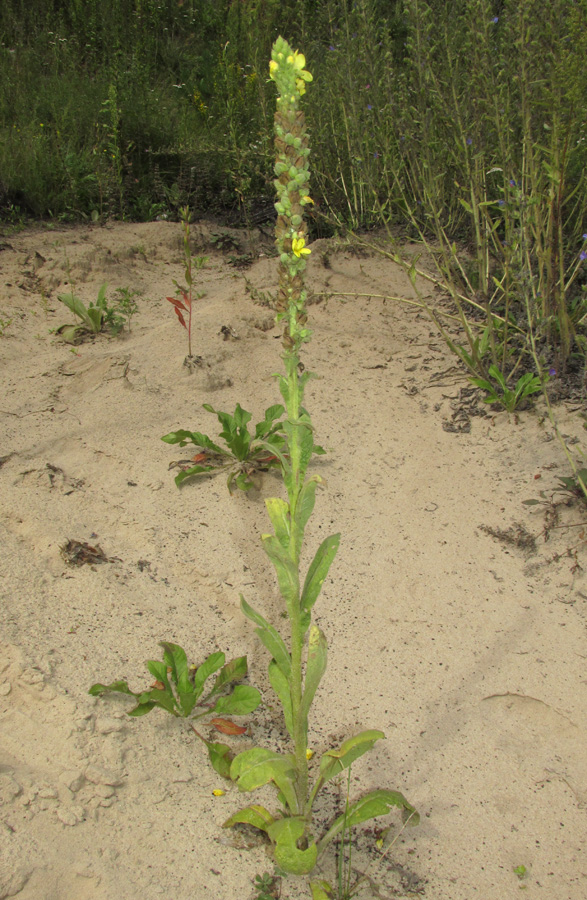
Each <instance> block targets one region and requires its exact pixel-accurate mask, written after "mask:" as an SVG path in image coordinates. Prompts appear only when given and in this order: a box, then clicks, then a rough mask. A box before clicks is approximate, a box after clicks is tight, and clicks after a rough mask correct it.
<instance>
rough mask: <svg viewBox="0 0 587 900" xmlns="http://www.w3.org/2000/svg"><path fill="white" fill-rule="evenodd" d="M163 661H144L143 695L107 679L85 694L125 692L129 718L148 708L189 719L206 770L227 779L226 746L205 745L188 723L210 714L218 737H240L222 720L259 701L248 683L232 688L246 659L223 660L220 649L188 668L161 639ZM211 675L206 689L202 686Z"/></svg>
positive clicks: (180, 653)
mask: <svg viewBox="0 0 587 900" xmlns="http://www.w3.org/2000/svg"><path fill="white" fill-rule="evenodd" d="M161 647H162V648H163V660H161V661H159V660H155V659H149V660H147V662H146V666H147V669H148V670H149V672H150V673H151V675H152V676H153V678H154V679H155V681H154V682H153V684H151V686H150V687H149V688H147V689H146V690H143V691H138V692H137V691H131V689H130V688H129V686H128V684H127V682H126V681H113V682H112V683H111V684H100V683H98V684H93V685H92V687H91V688H90V690H89V693H90V694H91V695H92V696H93V697H101V696H102V695H103V694H107V693H117V694H128V695H129V696H131V697H134V699H135V706H133V708H132V709H130V710H129V712H128V715H129V716H144V715H146V714H147V713H150V712H151V710H152V709H156V708H158V709H163V710H165V712H168V713H170V715H172V716H176V717H178V718H182V719H189V720H190V725H191V727H192V730H193V732H194V733H195V734H196V735H197V737H199V738H200V740H201V741H203V743H204V744H205V745H206V748H207V750H208V755H209V757H210V762H211V763H212V766H213V767H214V769H215V770H216V772H218V774H219V775H222V777H223V778H228V777H229V776H230V765H231V762H232V758H233V755H234V754H233V753H232V750H231V748H230V747H229V746H228V745H227V744H221V743H219V742H217V741H210V740H208V739H206V738H205V737H203V736H202V735H201V734H200V733H199V732H198V731H196V728H195V727H194V725H193V724H192V723H193V722H194V721H198V720H199V719H202V718H209V717H210V716H214V718H213V719H211V720H210V721H209V724H210V725H212V727H213V728H215V729H216V731H219V732H220V733H221V734H232V735H237V734H243V733H244V732H245V731H246V729H245V728H243V727H242V726H240V725H236V724H235V723H234V722H232V721H231V720H230V719H224V718H222V716H226V715H233V716H245V715H248V713H251V712H253V711H254V710H255V709H257V707H258V706H259V704H260V702H261V695H260V694H259V691H258V690H257V688H254V687H251V685H248V684H235V682H239V681H242V680H243V679H244V678H245V677H246V675H247V658H246V656H239V657H238V658H237V659H233V660H231V661H230V662H228V663H227V662H225V656H224V653H222V652H221V651H220V650H218V651H216V653H211V654H210V656H208V657H207V658H206V659H205V660H204V662H203V663H202V664H201V665H199V666H195V665H192V666H190V665H188V661H187V657H186V654H185V651H184V650H183V649H182V648H181V647H180V646H178V645H177V644H172V643H170V642H168V641H162V642H161ZM212 675H216V678H215V679H214V682H213V684H212V686H211V687H210V686H208V687H206V685H207V682H208V680H209V679H210V678H211V676H212Z"/></svg>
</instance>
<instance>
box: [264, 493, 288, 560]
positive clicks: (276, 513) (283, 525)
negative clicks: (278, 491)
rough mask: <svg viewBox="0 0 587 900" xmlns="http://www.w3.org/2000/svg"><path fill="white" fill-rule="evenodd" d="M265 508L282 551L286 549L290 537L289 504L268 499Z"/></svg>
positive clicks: (277, 499) (276, 498) (275, 499)
mask: <svg viewBox="0 0 587 900" xmlns="http://www.w3.org/2000/svg"><path fill="white" fill-rule="evenodd" d="M265 506H266V507H267V512H268V513H269V518H270V519H271V524H272V525H273V527H274V529H275V536H276V537H277V540H278V541H279V543H280V544H281V546H282V547H283V548H284V549H287V547H289V536H290V520H289V503H286V502H285V500H281V499H280V498H278V497H270V498H268V499H267V500H265Z"/></svg>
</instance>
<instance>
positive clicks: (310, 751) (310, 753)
mask: <svg viewBox="0 0 587 900" xmlns="http://www.w3.org/2000/svg"><path fill="white" fill-rule="evenodd" d="M313 756H314V751H313V750H310V749H309V748H308V750H306V759H312V757H313Z"/></svg>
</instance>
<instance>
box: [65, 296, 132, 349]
mask: <svg viewBox="0 0 587 900" xmlns="http://www.w3.org/2000/svg"><path fill="white" fill-rule="evenodd" d="M107 289H108V285H107V283H106V282H104V284H102V285H101V287H100V290H99V291H98V296H97V298H96V302H95V303H90V305H89V306H88V307H87V308H86V307H85V306H84V303H83V301H82V300H80V298H79V297H77V296H76V295H75V294H73V293H72V294H59V295H58V299H59V300H60V301H61V302H62V303H64V304H65V306H67V308H68V309H69V310H71V312H72V313H73V314H74V315H75V316H77V317H78V319H80V320H81V321H80V323H78V324H77V325H61V326H60V327H59V328H58V329H57V331H56V334H58V335H60V336H61V337H62V338H63V340H64V341H65V342H66V343H68V344H76V343H78V342H79V341H80V340H83V338H84V336H85V335H95V334H100V332H101V331H104V330H106V331H108V332H109V333H110V334H114V335H116V334H120V332H121V331H122V329H123V328H124V326H125V325H127V324H128V330H129V331H130V320H131V318H132V316H133V315H134V314H135V313H136V311H137V304H136V300H135V299H134V298H135V297H136V296H137V295H138V291H131V290H130V288H118V289H117V290H116V294H117V295H118V296H117V298H116V299H115V300H114V301H109V300H108V298H107V296H106V291H107Z"/></svg>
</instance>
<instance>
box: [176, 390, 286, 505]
mask: <svg viewBox="0 0 587 900" xmlns="http://www.w3.org/2000/svg"><path fill="white" fill-rule="evenodd" d="M204 409H205V410H207V411H208V412H211V413H215V414H216V416H217V417H218V421H219V422H220V424H221V425H222V431H221V432H220V438H221V439H222V440H223V441H224V444H225V447H221V446H219V445H218V444H217V443H215V442H214V441H213V440H211V438H209V437H208V435H207V434H201V433H200V432H199V431H185V430H184V429H180V430H179V431H172V432H170V434H166V435H164V436H163V438H162V440H164V441H165V442H166V443H167V444H179V446H180V447H185V445H186V444H188V443H191V444H193V445H194V446H195V447H196V448H197V451H198V452H197V453H196V454H195V456H193V457H192V458H191V459H189V460H179V461H178V462H175V463H171V466H170V468H172V467H173V468H175V467H179V468H180V469H181V470H182V471H181V472H180V473H179V475H176V477H175V483H176V484H177V486H178V487H179V485H180V484H181V483H182V482H183V481H185V480H186V478H192V477H195V476H202V475H217V474H219V473H221V472H222V473H226V472H228V478H227V484H228V489H229V490H230V491H232V489H233V487H237V488H240V489H241V490H242V491H248V490H250V488H252V487H255V486H258V478H257V476H258V473H260V472H263V471H267V470H268V469H270V468H275V467H276V466H279V465H280V455H281V454H282V453H283V452H284V450H285V437H284V435H283V433H280V431H281V429H282V428H283V423H282V422H281V421H277V420H278V419H280V417H281V416H282V415H283V413H284V412H285V408H284V407H283V406H282V405H281V404H280V403H278V404H275V406H270V407H269V409H267V410H266V411H265V418H264V419H263V421H262V422H258V423H257V425H256V426H255V432H254V434H251V433H250V431H249V429H248V427H247V426H248V423H249V422H250V421H251V418H252V416H251V413H250V412H247V411H246V409H243V408H242V407H241V405H240V403H237V405H236V409H235V411H234V415H231V414H230V413H225V412H219V411H218V410H216V409H214V408H213V407H212V406H210V404H209V403H204Z"/></svg>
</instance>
